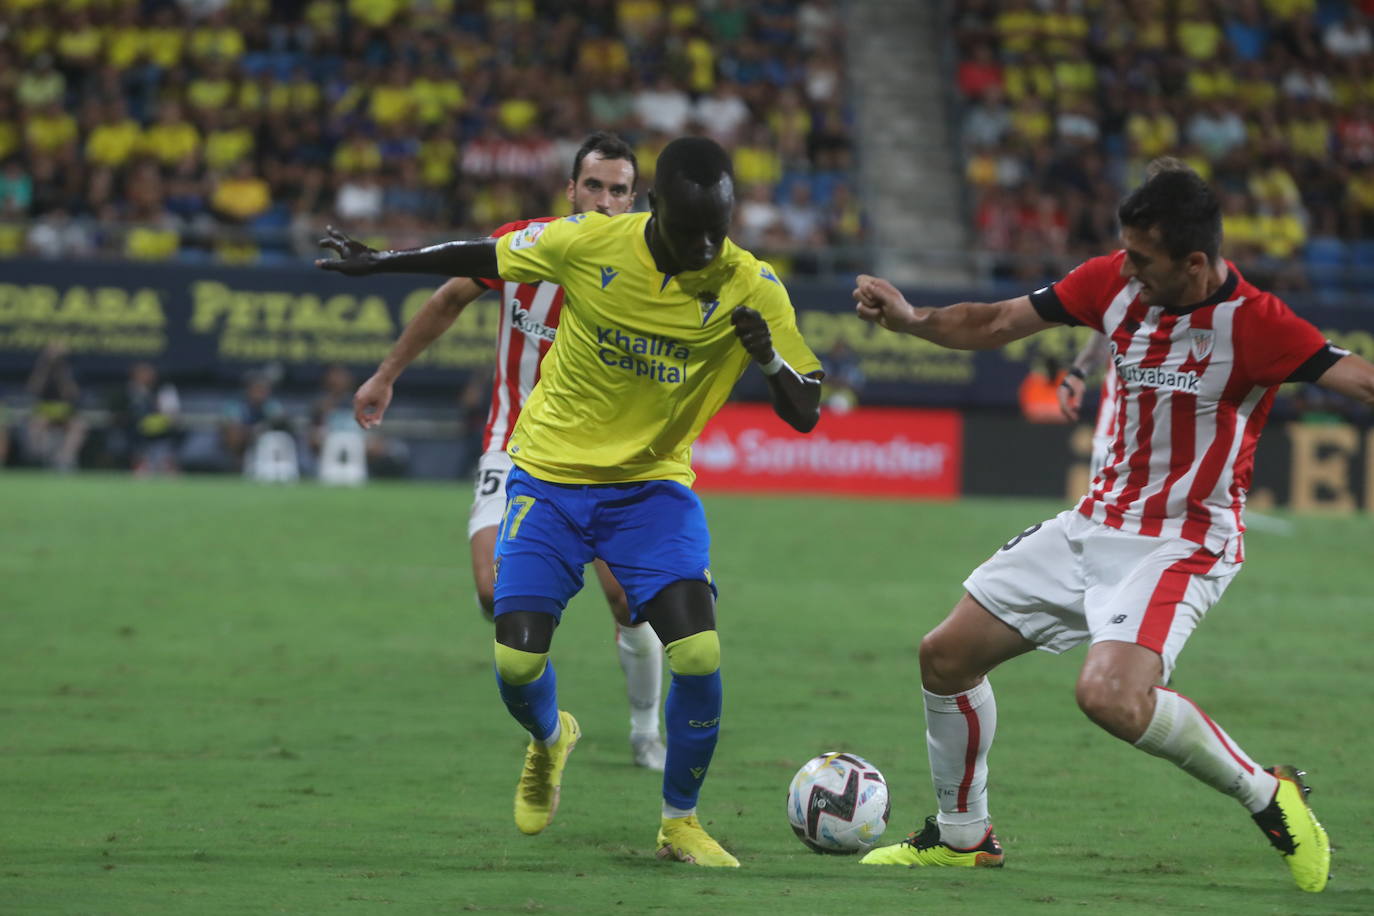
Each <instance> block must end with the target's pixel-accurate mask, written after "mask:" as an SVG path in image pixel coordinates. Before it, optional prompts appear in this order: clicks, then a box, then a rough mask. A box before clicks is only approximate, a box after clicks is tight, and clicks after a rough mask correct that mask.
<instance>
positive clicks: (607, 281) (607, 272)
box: [601, 267, 620, 289]
mask: <svg viewBox="0 0 1374 916" xmlns="http://www.w3.org/2000/svg"><path fill="white" fill-rule="evenodd" d="M618 276H620V271H618V270H616V269H615V268H614V267H603V268H601V288H602V289H605V288H606V287H608V286H610V285H611V281H612V280H614V279H615V278H616V277H618Z"/></svg>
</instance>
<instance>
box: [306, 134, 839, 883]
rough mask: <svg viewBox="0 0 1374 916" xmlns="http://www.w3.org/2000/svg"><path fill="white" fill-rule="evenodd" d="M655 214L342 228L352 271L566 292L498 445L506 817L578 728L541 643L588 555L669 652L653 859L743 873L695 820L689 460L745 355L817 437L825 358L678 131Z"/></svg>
mask: <svg viewBox="0 0 1374 916" xmlns="http://www.w3.org/2000/svg"><path fill="white" fill-rule="evenodd" d="M649 202H650V212H649V213H648V214H637V215H626V216H617V217H607V216H603V215H601V214H597V213H580V214H575V215H573V216H570V217H567V218H566V219H562V220H558V221H555V222H549V223H533V224H531V225H529V226H527V227H526V228H524V229H522V230H520V231H519V232H512V233H509V234H507V235H504V236H502V237H501V238H499V239H481V240H477V241H470V242H448V243H445V244H442V245H433V246H430V247H428V248H419V249H414V250H409V251H373V250H372V249H370V248H367V247H366V246H364V245H362V244H360V243H358V242H355V241H354V240H352V239H350V238H348V237H347V236H345V235H343V234H341V233H338V232H336V231H334V230H332V229H331V230H330V231H329V236H328V237H327V238H326V239H324V240H322V242H321V244H322V245H323V246H324V247H327V248H330V249H332V250H334V251H335V252H337V253H338V254H339V255H340V257H339V258H338V259H322V260H320V261H317V262H316V264H317V265H318V266H319V267H322V268H325V269H329V270H336V271H340V272H342V273H346V274H350V275H361V274H369V273H375V272H382V271H387V272H409V273H416V272H418V273H438V274H444V275H448V276H462V277H489V276H500V277H501V278H502V279H506V280H515V281H517V282H533V281H537V280H547V281H550V282H555V283H558V284H560V285H561V286H562V287H563V289H564V296H565V298H564V307H563V315H562V318H561V323H560V326H559V332H558V336H557V338H556V339H555V341H554V344H553V347H552V349H551V350H550V351H549V354H548V356H546V357H545V359H544V363H543V367H542V377H541V379H540V382H539V384H538V385H537V386H536V387H535V389H534V392H533V393H532V394H531V395H530V399H529V401H528V403H527V405H526V407H525V409H524V411H522V412H521V414H520V419H519V421H518V422H517V424H516V427H515V431H514V433H513V434H512V436H511V440H510V443H509V446H508V449H507V451H508V452H509V454H510V456H511V460H512V461H513V462H514V464H515V468H514V469H513V470H512V471H511V474H510V477H509V478H508V479H507V483H506V494H507V503H506V512H505V515H504V517H503V520H502V524H501V529H500V531H499V533H498V535H497V544H496V567H497V570H496V590H495V595H496V607H495V613H496V649H495V651H496V679H497V686H498V687H499V689H500V693H501V697H502V699H503V700H504V701H505V703H506V707H507V709H508V710H509V711H510V713H511V715H512V716H514V717H515V719H516V720H517V721H518V722H520V724H521V725H522V726H524V727H525V728H526V729H527V730H528V731H529V732H530V737H531V741H530V746H529V749H528V751H527V752H526V755H525V766H524V770H523V772H522V774H521V777H520V783H519V786H518V788H517V790H516V796H515V822H516V826H517V827H519V829H520V830H521V831H522V832H524V833H531V834H532V833H538V832H540V831H541V830H543V829H544V828H545V827H546V826H548V824H549V823H550V822H551V821H552V820H553V815H554V812H555V811H556V809H557V807H558V794H559V787H560V784H561V782H562V775H563V768H564V765H565V764H566V762H567V759H568V755H569V753H570V752H571V751H572V749H573V746H574V745H575V744H576V743H577V739H578V737H579V735H580V731H579V729H578V725H577V720H575V719H574V718H573V717H572V716H571V715H570V714H569V713H568V712H566V711H560V710H559V709H558V698H557V693H556V688H555V678H554V669H553V665H552V664H551V663H550V662H549V659H548V654H549V648H550V645H551V643H552V640H553V632H554V629H555V628H556V627H557V625H558V621H559V618H560V616H561V615H562V612H563V608H564V607H565V605H566V604H567V601H568V599H569V598H570V597H571V596H572V595H574V594H576V592H577V591H578V589H579V588H580V587H581V585H582V570H583V567H584V566H585V565H586V564H587V563H588V562H590V561H591V559H592V558H594V557H600V558H601V559H603V560H605V561H606V563H607V564H608V565H609V566H610V568H611V571H612V572H613V573H614V574H615V577H616V578H617V579H618V580H619V581H620V583H621V585H623V586H624V588H625V592H626V596H627V598H628V600H629V603H630V608H631V610H632V612H633V614H634V619H635V620H636V621H641V620H644V621H648V623H649V624H650V625H651V626H652V627H653V628H654V631H655V632H656V633H657V634H658V637H659V639H660V640H662V642H663V644H664V646H665V648H666V651H667V654H668V667H669V669H670V671H671V672H672V684H671V686H670V688H669V691H668V701H667V707H666V709H665V714H664V718H665V724H666V725H667V731H668V760H667V766H666V769H665V771H664V774H663V810H662V820H661V822H660V826H659V831H658V855H659V856H660V857H661V858H672V859H677V860H680V861H684V862H690V863H693V864H696V865H705V866H725V867H737V866H738V865H739V862H738V861H737V860H736V859H735V857H734V856H732V855H731V854H730V853H728V852H726V851H725V850H724V849H722V848H721V847H720V845H719V844H718V843H716V841H715V840H713V839H712V838H711V837H710V836H709V835H708V834H707V833H706V831H705V830H703V829H702V827H701V824H700V823H699V822H698V820H697V818H696V804H697V796H698V794H699V792H700V789H701V784H702V782H703V780H704V779H705V776H706V771H707V769H708V767H709V766H710V763H711V756H712V754H713V752H714V750H715V745H716V737H717V734H718V732H719V728H720V715H721V681H720V670H719V669H720V640H719V638H718V637H717V634H716V626H715V583H714V582H713V581H712V579H711V573H710V569H709V566H710V562H709V547H710V537H709V533H708V532H707V528H706V518H705V514H704V512H703V511H702V507H701V503H700V501H699V500H698V499H697V497H696V495H695V494H693V493H692V491H691V489H690V485H691V483H692V480H693V474H692V468H691V446H692V443H693V441H695V439H696V438H697V436H698V435H699V434H700V433H701V430H702V427H704V426H705V425H706V421H707V420H709V419H710V418H711V416H712V415H713V414H714V413H715V412H716V411H717V410H719V409H720V407H721V405H722V404H724V403H725V400H726V398H727V397H728V396H729V394H730V391H731V389H732V388H733V387H734V385H735V382H736V381H738V379H739V377H740V375H741V374H743V372H744V370H745V369H746V368H748V365H749V362H750V360H753V361H754V362H757V363H758V364H759V365H760V367H761V368H762V370H763V372H764V373H765V375H766V377H767V379H768V383H769V392H770V395H771V398H772V402H773V407H774V410H775V411H777V413H778V415H779V416H780V417H782V419H783V420H785V421H786V422H787V423H789V424H790V425H791V426H793V427H794V428H796V429H798V430H800V431H802V432H808V431H810V430H811V429H812V428H813V427H814V426H815V425H816V422H817V420H818V419H819V416H820V413H819V405H820V377H821V372H820V361H819V360H818V359H816V357H815V355H814V354H813V353H812V352H811V351H810V349H809V348H808V347H807V346H806V343H805V341H803V340H802V337H801V334H800V333H799V332H798V330H797V325H796V316H795V314H794V313H793V311H792V306H791V303H790V302H789V300H788V298H787V292H786V290H784V289H783V286H782V284H781V283H780V282H779V281H778V278H777V275H776V274H775V273H774V272H773V269H772V268H771V267H770V266H769V265H768V264H766V263H764V262H762V261H759V260H757V259H756V258H755V257H754V256H753V255H751V254H750V253H749V252H747V251H744V250H743V249H741V248H739V247H738V246H736V245H735V244H733V243H732V242H731V241H730V240H729V239H727V238H726V237H725V236H726V231H727V230H728V228H729V226H730V220H731V216H732V214H733V211H734V202H735V200H734V176H733V169H732V166H731V163H730V158H729V156H728V155H726V153H725V151H724V150H723V149H721V147H720V146H719V145H718V144H716V143H715V142H714V141H712V140H709V139H705V138H701V137H683V138H679V139H677V140H674V141H673V142H672V143H669V144H668V145H667V146H666V147H665V148H664V149H663V152H662V153H661V154H660V155H659V158H658V164H657V168H656V170H655V177H654V187H653V189H652V190H651V191H650V192H649Z"/></svg>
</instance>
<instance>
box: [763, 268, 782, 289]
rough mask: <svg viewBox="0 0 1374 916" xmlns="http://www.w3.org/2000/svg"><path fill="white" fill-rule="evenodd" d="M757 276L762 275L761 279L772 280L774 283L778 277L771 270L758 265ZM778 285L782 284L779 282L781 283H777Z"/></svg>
mask: <svg viewBox="0 0 1374 916" xmlns="http://www.w3.org/2000/svg"><path fill="white" fill-rule="evenodd" d="M759 276H760V277H763V279H765V280H772V281H773V282H774V283H778V278H777V276H776V275H775V274H774V273H773V272H772V271H771V270H769V269H768V268H767V267H760V268H759ZM778 285H779V286H781V285H782V284H781V283H778Z"/></svg>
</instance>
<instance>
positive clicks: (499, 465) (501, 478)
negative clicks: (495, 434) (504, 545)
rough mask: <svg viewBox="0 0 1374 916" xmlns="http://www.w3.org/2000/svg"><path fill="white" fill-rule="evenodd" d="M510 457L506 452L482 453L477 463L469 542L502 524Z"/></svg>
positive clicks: (469, 517) (469, 520)
mask: <svg viewBox="0 0 1374 916" xmlns="http://www.w3.org/2000/svg"><path fill="white" fill-rule="evenodd" d="M512 466H513V465H512V464H511V460H510V455H507V454H506V453H505V452H504V451H494V452H483V453H482V457H481V458H479V459H478V460H477V479H476V480H475V481H473V485H472V512H470V513H469V514H468V540H469V541H470V540H472V536H473V535H474V534H476V533H477V532H479V531H481V530H482V529H483V528H495V527H496V526H497V525H499V524H501V513H502V512H505V511H506V477H507V476H509V475H510V469H511V467H512Z"/></svg>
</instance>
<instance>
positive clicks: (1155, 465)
mask: <svg viewBox="0 0 1374 916" xmlns="http://www.w3.org/2000/svg"><path fill="white" fill-rule="evenodd" d="M1125 256H1126V254H1125V252H1124V251H1118V252H1116V253H1115V254H1111V255H1107V256H1104V257H1099V258H1093V259H1091V260H1089V261H1086V262H1084V263H1083V264H1081V265H1079V266H1078V267H1077V268H1075V269H1074V270H1073V271H1072V272H1071V273H1070V274H1069V275H1068V276H1066V277H1065V278H1064V279H1062V280H1060V281H1059V282H1058V283H1055V284H1053V285H1052V286H1049V287H1046V288H1044V289H1041V290H1037V291H1036V292H1034V293H1032V294H1031V302H1032V304H1033V305H1034V306H1035V308H1036V311H1037V312H1039V313H1040V315H1041V317H1043V318H1045V319H1046V320H1047V321H1056V322H1064V323H1067V324H1084V325H1088V326H1089V327H1092V328H1095V329H1097V330H1099V331H1102V332H1103V333H1104V334H1106V335H1107V338H1108V340H1109V341H1110V343H1111V354H1112V362H1113V364H1114V366H1115V374H1116V382H1117V385H1116V393H1115V396H1114V397H1113V399H1112V402H1111V406H1110V409H1111V410H1112V413H1113V417H1114V419H1113V422H1114V425H1115V435H1114V438H1113V441H1112V445H1111V448H1110V449H1109V451H1108V453H1107V460H1106V461H1105V462H1104V464H1103V467H1102V469H1101V470H1100V471H1099V472H1098V474H1097V476H1096V477H1095V478H1094V479H1093V482H1092V485H1091V487H1090V488H1089V492H1088V494H1087V495H1086V496H1085V497H1084V498H1083V499H1082V501H1081V502H1080V503H1079V504H1078V511H1079V512H1081V513H1082V514H1083V515H1084V516H1086V517H1088V518H1091V519H1093V520H1094V521H1097V522H1099V523H1101V524H1104V525H1107V526H1109V527H1112V528H1120V529H1122V530H1123V531H1129V532H1133V533H1137V534H1145V535H1152V536H1157V537H1178V538H1183V539H1185V540H1188V541H1192V542H1194V543H1197V544H1201V545H1202V546H1204V547H1206V548H1207V549H1208V550H1209V551H1211V552H1213V553H1215V554H1219V555H1223V556H1226V557H1227V558H1228V559H1232V560H1235V561H1237V562H1239V561H1240V560H1241V559H1243V552H1242V549H1241V535H1242V533H1243V532H1244V530H1245V524H1244V522H1243V521H1242V519H1241V511H1242V509H1243V508H1244V506H1245V493H1246V490H1247V489H1248V488H1249V486H1250V479H1251V471H1252V469H1253V466H1254V458H1255V445H1256V443H1257V442H1258V440H1259V435H1260V430H1262V429H1263V428H1264V422H1265V420H1266V419H1267V418H1268V416H1269V408H1270V406H1271V405H1272V404H1273V401H1274V394H1275V391H1276V389H1277V386H1278V385H1280V384H1281V383H1283V382H1285V381H1288V380H1290V378H1292V379H1294V380H1296V379H1297V378H1302V377H1306V378H1307V379H1308V380H1315V377H1316V375H1319V374H1320V372H1322V371H1325V369H1326V368H1327V367H1328V366H1329V365H1330V363H1331V362H1334V360H1335V358H1336V357H1335V356H1334V355H1331V353H1330V350H1329V348H1328V347H1327V344H1326V340H1325V338H1324V337H1323V336H1322V333H1321V332H1320V331H1318V330H1317V329H1316V328H1315V327H1314V326H1313V325H1311V324H1310V323H1308V322H1307V321H1305V320H1303V319H1302V318H1299V317H1298V316H1297V315H1295V314H1294V313H1293V312H1292V310H1290V309H1289V308H1288V306H1287V305H1285V304H1284V303H1283V302H1282V301H1281V300H1280V299H1278V298H1277V297H1276V296H1273V295H1271V294H1270V293H1266V292H1263V291H1261V290H1258V289H1256V288H1255V287H1254V286H1251V285H1250V284H1249V283H1247V282H1246V281H1245V278H1243V277H1242V276H1241V275H1240V273H1239V272H1238V271H1237V270H1236V268H1235V266H1234V265H1232V264H1230V263H1229V262H1228V263H1227V267H1228V269H1229V273H1228V275H1227V278H1226V282H1225V283H1223V284H1222V285H1221V287H1220V288H1219V289H1218V290H1217V291H1216V293H1215V294H1214V295H1213V296H1212V297H1211V298H1210V299H1207V300H1205V301H1203V302H1200V303H1197V304H1196V305H1192V306H1188V307H1186V308H1183V309H1178V310H1173V311H1166V310H1165V309H1163V308H1161V307H1158V306H1151V305H1148V304H1146V303H1144V302H1141V301H1140V298H1139V292H1140V283H1139V282H1138V281H1136V280H1130V281H1129V282H1128V281H1127V280H1126V279H1125V278H1124V277H1122V276H1121V265H1122V261H1123V260H1124V258H1125ZM1299 370H1302V372H1299ZM1313 373H1315V374H1313Z"/></svg>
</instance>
